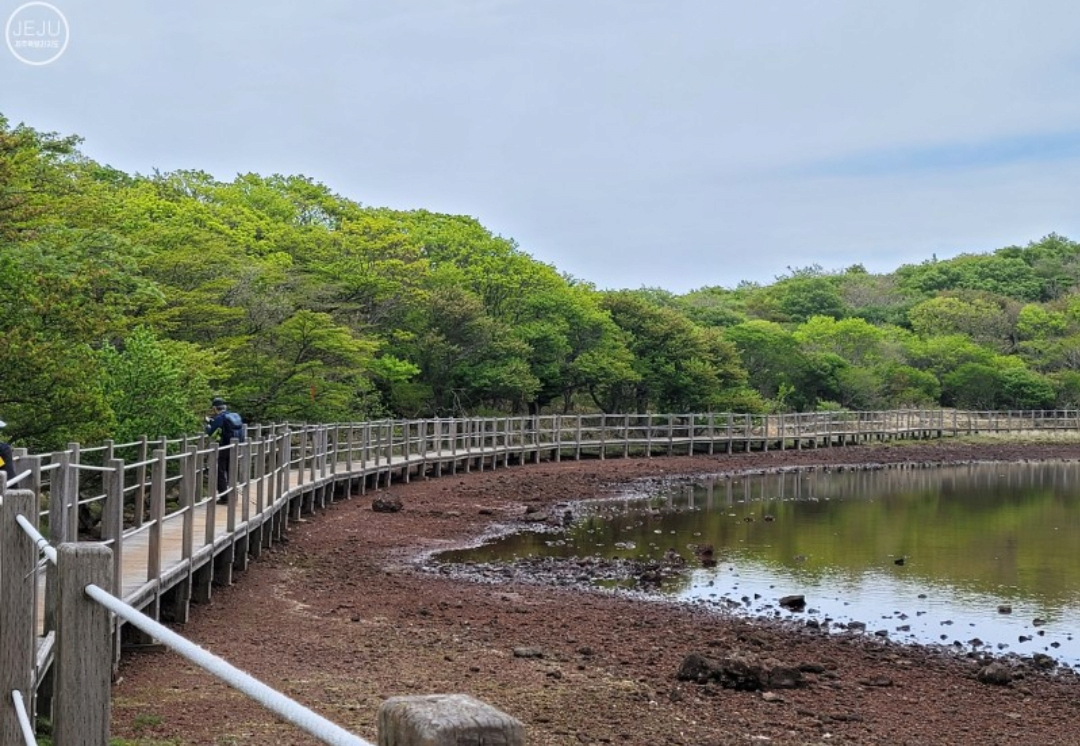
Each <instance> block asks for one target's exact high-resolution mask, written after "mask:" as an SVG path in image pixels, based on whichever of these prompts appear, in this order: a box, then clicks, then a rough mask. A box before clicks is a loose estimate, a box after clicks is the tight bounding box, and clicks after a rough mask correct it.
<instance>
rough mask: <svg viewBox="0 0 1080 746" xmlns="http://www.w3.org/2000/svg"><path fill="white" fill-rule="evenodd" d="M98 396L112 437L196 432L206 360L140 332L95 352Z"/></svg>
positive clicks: (206, 395)
mask: <svg viewBox="0 0 1080 746" xmlns="http://www.w3.org/2000/svg"><path fill="white" fill-rule="evenodd" d="M99 354H100V355H101V362H102V377H103V386H102V388H103V391H104V396H105V402H106V403H107V404H108V405H109V408H110V409H111V410H112V417H113V419H114V421H115V422H116V427H115V429H114V430H113V432H112V438H113V439H115V440H117V441H119V442H122V443H123V442H130V441H132V440H136V439H138V438H139V437H141V436H143V435H147V436H149V437H151V438H153V437H157V436H167V437H177V436H180V435H184V434H187V433H191V432H193V431H196V430H197V429H198V427H199V423H200V421H201V420H200V417H199V415H201V414H202V412H203V411H205V409H206V403H207V402H208V401H209V400H210V395H211V391H210V386H209V383H208V373H209V372H210V371H212V370H213V369H214V367H215V366H214V364H213V362H212V360H210V356H209V355H208V354H207V353H205V352H203V351H200V350H198V349H197V348H196V347H195V346H194V345H191V344H188V343H184V342H172V341H168V340H160V339H158V338H157V337H156V336H155V335H154V334H153V332H151V331H150V330H149V329H147V328H145V327H139V328H137V329H135V330H134V331H133V332H132V333H131V334H130V335H129V336H128V337H127V338H126V339H125V340H124V341H123V343H121V344H112V343H108V344H106V345H105V346H104V347H102V348H101V350H100V353H99Z"/></svg>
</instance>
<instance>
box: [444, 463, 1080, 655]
mask: <svg viewBox="0 0 1080 746" xmlns="http://www.w3.org/2000/svg"><path fill="white" fill-rule="evenodd" d="M1078 484H1080V464H1077V463H1072V462H1067V463H1066V462H1056V463H1023V464H971V465H964V466H956V467H938V468H903V469H900V468H893V469H881V470H870V471H865V470H863V471H853V470H835V469H834V470H816V471H809V472H807V471H804V472H795V471H792V472H786V473H778V474H768V475H760V476H749V477H732V478H722V477H719V478H715V479H705V480H698V481H696V482H694V483H681V484H673V485H671V486H669V487H668V488H667V489H666V490H665V491H664V492H662V493H660V494H657V495H654V496H651V497H648V498H635V499H625V500H620V501H615V502H607V503H603V504H602V505H597V506H596V510H595V513H593V514H592V515H590V516H589V517H587V518H586V519H584V520H582V521H580V522H578V523H576V524H575V525H574V526H572V527H571V528H570V529H569V530H568V532H567V533H566V535H565V537H557V538H555V539H554V540H553V537H552V536H551V535H544V534H531V533H527V534H521V535H515V536H511V537H506V538H504V539H502V540H499V541H498V542H496V543H493V544H491V545H488V546H485V547H481V548H478V549H475V550H469V551H468V552H458V553H453V554H450V555H447V556H446V557H444V559H446V560H447V561H474V562H492V561H505V560H508V559H512V558H514V557H522V556H544V557H582V556H597V557H606V558H611V557H617V558H633V559H639V560H656V561H662V560H663V559H664V557H665V555H666V556H667V557H668V558H669V559H671V558H672V557H674V556H675V555H677V556H678V557H679V558H681V560H685V562H686V566H687V568H691V569H690V570H689V571H688V572H684V573H682V574H681V575H680V576H679V577H678V579H677V580H675V581H674V582H667V583H665V584H664V585H663V586H662V587H661V588H660V589H659V592H662V593H665V594H669V595H671V596H674V597H676V598H679V599H682V600H685V601H687V602H692V603H700V604H712V605H717V606H725V607H731V606H735V607H738V608H740V609H742V610H743V612H745V613H751V614H759V615H761V614H764V615H770V616H775V617H780V618H800V619H801V618H807V619H815V620H818V621H819V622H821V623H822V624H824V625H827V626H828V627H829V628H832V629H836V628H838V625H848V624H850V623H851V622H860V623H864V624H865V625H866V630H867V634H872V633H875V632H877V633H879V634H882V635H888V636H889V637H890V638H892V639H896V640H910V641H919V642H930V643H941V644H948V645H955V646H958V647H964V648H968V649H970V648H971V647H972V646H975V647H983V646H985V647H987V648H988V649H991V650H993V651H995V652H1015V653H1020V654H1024V655H1030V654H1033V653H1036V652H1045V653H1047V654H1050V655H1052V656H1054V657H1055V658H1057V659H1058V660H1059V661H1060V662H1062V663H1066V664H1068V665H1076V664H1078V663H1080V643H1078V642H1077V641H1075V640H1074V635H1073V633H1074V631H1076V630H1077V629H1078V628H1080V612H1078V611H1077V609H1078V605H1080V563H1077V562H1076V558H1077V556H1080V494H1078V493H1077V485H1078ZM789 594H803V595H805V597H806V602H807V609H806V610H805V611H803V612H800V613H792V612H789V611H787V610H785V609H782V608H781V607H780V606H779V605H778V603H777V602H778V600H779V599H780V598H781V597H782V596H785V595H789Z"/></svg>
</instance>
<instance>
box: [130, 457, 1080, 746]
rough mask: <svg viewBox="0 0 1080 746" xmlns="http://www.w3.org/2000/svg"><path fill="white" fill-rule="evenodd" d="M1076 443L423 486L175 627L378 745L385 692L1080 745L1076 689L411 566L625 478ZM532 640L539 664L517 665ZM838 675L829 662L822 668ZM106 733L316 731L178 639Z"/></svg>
mask: <svg viewBox="0 0 1080 746" xmlns="http://www.w3.org/2000/svg"><path fill="white" fill-rule="evenodd" d="M1077 454H1078V450H1077V446H1075V445H1072V446H1066V445H1027V446H1024V445H995V444H990V445H965V444H957V443H936V444H928V445H917V446H908V447H890V448H884V447H876V448H874V447H862V448H846V449H831V450H818V451H803V452H790V451H789V452H786V453H776V452H772V453H768V454H760V453H756V454H737V455H732V456H728V455H723V456H715V457H695V458H653V459H630V460H622V459H608V460H606V461H582V462H566V461H564V462H562V463H544V464H539V465H529V466H525V467H517V466H515V467H511V468H500V469H498V470H496V471H491V470H488V471H485V472H483V473H479V472H473V473H471V474H457V475H456V476H449V475H447V476H444V477H442V478H441V479H431V480H414V481H413V482H412V483H411V484H409V485H405V484H401V485H395V486H393V487H391V488H390V489H389V490H388V491H384V492H380V493H378V494H379V495H382V496H385V497H397V498H400V499H401V501H402V502H403V504H404V510H402V511H401V512H399V513H377V512H374V511H373V510H372V508H371V503H372V498H373V497H375V496H376V495H375V494H373V493H371V492H369V493H368V495H367V496H365V497H359V496H356V497H353V498H352V499H350V500H346V501H341V502H337V503H335V504H333V505H332V506H331V507H329V508H328V509H327V510H326V511H321V512H319V513H317V514H315V515H312V516H307V517H306V519H305V520H304V521H302V522H301V523H299V524H297V523H293V524H291V525H290V527H289V531H288V536H287V539H288V540H287V542H286V543H283V544H279V545H277V546H276V547H275V548H274V549H273V550H272V551H270V552H268V553H265V554H264V555H263V557H262V558H261V559H260V560H259V561H257V562H255V563H253V564H252V565H251V567H250V568H249V569H248V570H247V571H246V572H244V573H242V574H240V575H239V576H238V578H237V580H236V583H235V584H234V585H233V586H231V587H228V588H218V589H216V590H215V594H214V598H213V600H212V602H211V603H210V604H208V605H205V606H198V607H195V608H194V609H193V613H192V619H191V621H190V622H189V623H188V624H187V625H184V626H183V627H182V628H180V629H181V631H182V632H183V633H184V634H186V635H187V636H189V637H190V638H191V639H193V640H195V641H197V642H198V643H199V644H201V645H203V646H205V647H207V648H209V649H210V650H212V651H214V652H216V653H218V654H220V655H222V656H223V657H225V658H226V659H227V660H229V661H230V662H232V663H233V664H235V665H237V666H239V667H240V668H242V669H244V670H246V671H248V672H250V673H252V674H254V675H255V676H257V677H258V678H260V679H262V680H263V681H265V682H267V683H268V684H270V685H271V686H273V687H275V688H277V689H279V690H280V691H283V692H285V693H287V694H289V695H291V696H293V697H295V698H296V699H297V700H299V701H300V702H302V703H304V704H305V705H307V706H309V707H311V708H312V709H314V710H316V711H318V712H320V713H321V714H323V715H325V716H327V717H328V718H330V719H331V720H334V721H335V722H337V723H339V724H341V725H342V726H344V727H346V728H348V729H350V730H352V731H354V732H355V733H357V734H359V735H361V736H363V737H364V738H366V739H368V740H370V741H372V742H374V741H376V738H377V736H376V732H375V727H374V723H375V716H376V712H377V710H378V707H379V704H380V703H381V702H382V701H383V700H384V699H386V698H387V697H390V696H395V695H407V694H429V693H446V692H458V693H466V694H470V695H472V696H474V697H476V698H478V699H480V700H483V701H485V702H488V703H490V704H492V705H494V706H495V707H497V708H499V709H501V710H503V711H504V712H506V713H509V714H511V715H513V716H515V717H517V718H518V719H520V720H521V721H522V722H523V723H524V724H525V726H526V729H527V743H528V744H530V746H556V745H558V746H564V745H566V744H623V745H625V746H654V745H656V744H671V745H672V746H674V745H676V744H680V745H683V746H720V745H721V744H751V743H772V744H1012V743H1017V744H1080V682H1078V680H1077V678H1076V676H1075V675H1074V674H1073V673H1072V672H1071V671H1069V670H1067V669H1065V670H1062V669H1058V671H1057V672H1056V673H1054V674H1046V673H1041V672H1037V671H1036V670H1034V668H1033V667H1030V666H1025V665H1023V664H1022V663H1019V662H1017V661H1012V662H1011V663H1010V664H1009V665H1010V666H1011V667H1012V669H1013V670H1012V673H1013V674H1014V675H1015V676H1016V678H1014V679H1013V680H1012V681H1011V682H1010V683H1008V684H1006V685H991V684H986V683H982V682H980V681H979V680H978V678H977V673H978V671H979V669H980V668H981V667H982V665H984V664H981V663H978V662H976V661H974V660H970V659H965V658H963V657H960V656H949V655H944V654H942V653H940V652H937V651H934V650H932V649H924V648H919V647H912V646H902V645H900V644H896V643H892V642H889V641H887V640H881V639H879V638H874V637H873V636H872V635H871V636H862V635H854V634H852V635H848V634H847V633H844V634H833V635H829V636H826V635H824V634H822V633H814V632H812V631H809V630H804V631H798V630H795V629H793V628H791V627H787V628H785V627H782V626H778V625H775V624H770V623H767V622H753V621H739V620H737V619H733V618H728V617H725V616H721V615H719V614H717V613H715V612H711V613H710V612H705V611H702V610H694V609H689V608H682V607H679V606H675V605H667V604H662V603H651V602H643V601H635V600H632V599H630V598H627V597H625V596H617V595H608V594H603V593H599V592H588V591H582V590H574V589H569V588H554V587H545V586H539V585H536V584H530V583H525V582H517V581H514V580H509V581H507V582H506V583H505V584H498V585H492V584H479V583H475V582H469V581H466V580H461V579H457V578H452V577H449V576H446V575H445V574H443V573H439V572H432V571H430V570H423V569H421V568H420V567H419V565H418V564H417V563H416V561H415V558H416V557H417V556H418V555H419V554H420V553H422V552H424V551H427V550H431V549H433V548H443V547H451V546H455V545H460V544H461V543H463V542H464V541H466V540H468V539H470V538H475V537H477V536H478V535H480V534H481V533H483V532H484V531H485V530H487V529H488V528H489V527H490V526H492V525H493V524H495V523H506V522H508V521H515V520H519V519H521V518H522V517H524V516H526V513H527V511H528V512H529V514H530V515H534V514H535V513H536V511H537V510H539V511H544V510H546V509H547V508H548V506H554V505H556V504H557V503H562V502H565V501H568V500H575V499H583V498H592V497H599V496H604V495H606V494H610V492H611V491H612V489H613V488H614V487H615V486H617V485H619V484H621V483H625V482H626V481H627V480H630V479H634V478H637V477H643V476H656V475H659V474H668V475H676V474H694V473H716V472H722V471H731V470H741V469H758V468H771V467H778V466H782V465H791V464H812V463H852V464H854V463H868V462H880V463H885V462H900V461H918V462H956V461H965V460H1015V459H1043V458H1075V457H1076V456H1077ZM520 648H533V649H535V650H536V651H538V652H539V653H540V654H541V657H521V656H520V655H515V649H519V650H518V651H517V652H518V653H519V654H520V653H521V650H520ZM740 651H741V652H749V653H754V654H756V655H761V656H769V657H772V658H775V659H777V660H778V661H780V662H781V663H784V664H788V665H792V666H798V665H800V664H816V665H812V666H811V668H812V669H813V670H817V671H819V673H808V674H807V675H806V678H807V682H808V683H807V685H806V686H804V687H802V688H798V689H784V690H776V691H774V692H770V693H769V694H768V695H766V694H763V693H762V692H760V691H734V690H730V689H723V688H720V687H718V686H717V685H715V684H704V685H703V684H698V683H694V682H689V681H680V680H679V679H678V678H677V676H676V673H677V672H678V670H679V667H680V664H681V663H682V661H683V660H684V658H685V657H686V656H687V654H689V653H692V652H700V653H703V654H705V655H706V656H709V657H714V658H719V657H722V656H725V655H728V654H730V653H732V652H740ZM822 668H823V669H824V672H820V671H821V669H822ZM120 675H121V677H122V678H121V680H120V681H119V682H118V683H117V684H116V686H115V689H114V692H115V698H114V703H113V730H114V735H116V736H123V737H126V738H132V739H135V738H139V739H145V740H142V741H138V742H139V743H144V744H148V743H155V744H159V743H162V742H164V743H175V744H313V743H317V741H315V740H314V739H312V738H310V737H309V736H307V735H305V734H304V733H302V732H301V731H299V730H297V729H296V728H294V727H292V726H290V725H287V724H284V723H282V722H280V721H278V720H277V719H276V718H275V717H274V716H273V715H271V714H270V713H268V712H267V711H265V710H264V709H262V708H261V707H260V706H258V705H256V704H253V703H251V702H250V701H249V700H247V699H246V698H245V697H244V696H243V695H241V694H239V693H237V692H235V691H233V690H232V689H230V688H228V687H227V686H225V685H223V684H221V683H218V682H217V681H216V680H215V679H213V678H212V677H211V676H209V675H207V674H205V673H202V672H201V671H198V670H196V669H195V668H194V667H193V666H191V665H189V664H188V663H187V662H186V661H184V660H183V659H181V658H179V657H178V656H176V655H175V654H173V653H169V652H160V651H157V652H139V653H133V654H129V655H126V656H125V658H124V660H123V662H122V664H121V669H120Z"/></svg>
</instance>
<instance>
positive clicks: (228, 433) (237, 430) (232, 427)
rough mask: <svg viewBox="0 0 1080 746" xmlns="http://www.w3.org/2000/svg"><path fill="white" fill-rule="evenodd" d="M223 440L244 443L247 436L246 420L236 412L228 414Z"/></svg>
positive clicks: (226, 414) (223, 427)
mask: <svg viewBox="0 0 1080 746" xmlns="http://www.w3.org/2000/svg"><path fill="white" fill-rule="evenodd" d="M221 430H222V433H221V435H222V439H223V440H228V441H229V442H230V443H243V442H244V438H245V436H246V435H247V432H246V428H245V427H244V420H243V418H241V417H240V415H238V414H237V413H236V412H226V413H225V421H224V423H223V426H222V428H221Z"/></svg>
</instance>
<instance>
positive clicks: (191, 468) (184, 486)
mask: <svg viewBox="0 0 1080 746" xmlns="http://www.w3.org/2000/svg"><path fill="white" fill-rule="evenodd" d="M185 453H186V455H185V457H184V460H183V461H182V462H181V464H180V474H181V475H182V476H181V479H180V508H181V510H183V511H184V517H183V519H182V520H183V522H184V525H183V535H182V537H181V542H182V544H181V549H180V556H181V557H183V558H184V559H186V560H187V559H191V555H192V554H193V553H194V550H195V500H196V499H197V498H198V495H199V472H198V462H199V456H198V453H199V449H198V448H196V447H195V446H188V447H187V449H186V451H185ZM120 464H121V472H120V473H121V474H123V469H122V465H123V462H122V461H121V462H120ZM117 589H120V587H119V586H117Z"/></svg>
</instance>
